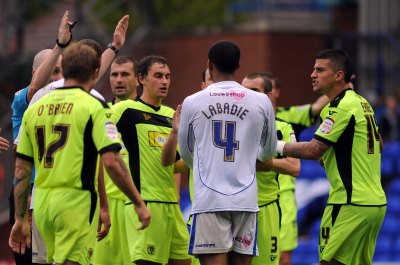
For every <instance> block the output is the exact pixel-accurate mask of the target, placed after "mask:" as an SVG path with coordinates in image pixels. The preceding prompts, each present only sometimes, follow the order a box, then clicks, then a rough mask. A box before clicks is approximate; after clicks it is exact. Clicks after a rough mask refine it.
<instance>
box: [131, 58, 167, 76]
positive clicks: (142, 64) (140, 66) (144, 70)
mask: <svg viewBox="0 0 400 265" xmlns="http://www.w3.org/2000/svg"><path fill="white" fill-rule="evenodd" d="M155 63H159V64H163V65H168V62H167V59H165V58H164V57H162V56H159V55H148V56H145V57H143V58H142V59H140V61H139V62H138V63H137V74H141V75H143V76H145V75H147V74H148V73H149V69H150V67H151V66H152V65H153V64H155Z"/></svg>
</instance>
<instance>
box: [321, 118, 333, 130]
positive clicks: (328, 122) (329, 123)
mask: <svg viewBox="0 0 400 265" xmlns="http://www.w3.org/2000/svg"><path fill="white" fill-rule="evenodd" d="M334 124H335V120H334V119H332V118H331V117H326V118H325V120H324V122H323V123H322V124H321V126H320V127H319V131H320V132H321V133H322V134H328V133H330V132H331V130H332V127H333V125H334Z"/></svg>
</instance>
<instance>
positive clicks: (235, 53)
mask: <svg viewBox="0 0 400 265" xmlns="http://www.w3.org/2000/svg"><path fill="white" fill-rule="evenodd" d="M208 59H209V60H210V62H212V63H213V64H214V65H215V67H216V68H217V69H218V70H219V71H221V72H222V73H234V72H235V71H236V70H237V69H238V67H239V61H240V49H239V47H238V46H237V45H236V44H235V43H233V42H231V41H227V40H222V41H218V42H216V43H214V44H213V45H212V46H211V47H210V50H209V51H208Z"/></svg>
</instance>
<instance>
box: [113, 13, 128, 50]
mask: <svg viewBox="0 0 400 265" xmlns="http://www.w3.org/2000/svg"><path fill="white" fill-rule="evenodd" d="M128 26H129V15H125V16H123V17H122V18H121V20H120V21H119V22H118V24H117V26H116V27H115V30H114V35H113V41H112V44H113V46H115V47H116V48H118V49H121V48H122V47H123V46H124V44H125V38H126V31H127V30H128Z"/></svg>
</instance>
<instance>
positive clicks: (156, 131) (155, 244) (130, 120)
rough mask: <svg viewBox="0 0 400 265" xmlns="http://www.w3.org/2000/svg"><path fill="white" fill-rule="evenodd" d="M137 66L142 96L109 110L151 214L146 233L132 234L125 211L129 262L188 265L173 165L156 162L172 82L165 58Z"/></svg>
mask: <svg viewBox="0 0 400 265" xmlns="http://www.w3.org/2000/svg"><path fill="white" fill-rule="evenodd" d="M137 67H138V69H137V74H138V80H139V83H140V86H142V88H143V94H142V95H141V96H140V98H138V99H137V100H135V101H132V100H126V101H121V102H120V103H118V104H116V105H114V106H113V107H112V110H113V121H114V122H115V123H116V125H117V128H118V131H119V132H120V133H121V137H122V140H123V142H124V145H125V147H126V149H127V150H128V152H129V167H130V170H131V172H132V175H133V178H134V182H135V184H136V185H137V187H138V189H139V192H140V194H141V196H142V198H143V200H144V201H145V202H146V203H147V207H148V208H149V210H150V211H151V213H152V224H151V225H150V226H149V227H148V229H146V230H143V231H135V230H134V229H133V227H134V226H132V222H134V219H135V216H134V215H135V214H134V213H133V212H132V210H131V209H130V208H126V209H127V211H126V218H127V232H128V235H129V250H130V256H131V261H132V262H134V263H135V264H138V265H141V264H166V263H168V264H170V265H178V264H179V265H186V264H190V259H189V255H188V244H189V234H188V231H187V228H186V225H185V222H184V220H183V216H182V212H181V210H180V208H179V204H178V195H177V187H176V184H175V180H174V167H175V165H174V164H172V165H170V166H168V167H163V165H162V164H161V162H160V157H161V152H162V147H163V145H164V144H165V142H166V140H167V138H168V135H169V134H170V132H171V127H172V116H173V114H174V110H173V109H171V108H169V107H167V106H164V105H162V101H163V99H164V98H165V97H166V96H167V94H168V89H169V86H170V82H171V80H170V76H171V73H170V69H169V66H168V63H167V61H166V60H165V58H163V57H161V56H153V55H152V56H146V57H144V58H142V59H141V60H140V61H139V62H138V65H137ZM176 160H179V158H178V157H177V159H176ZM129 205H130V202H128V204H127V206H129Z"/></svg>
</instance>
